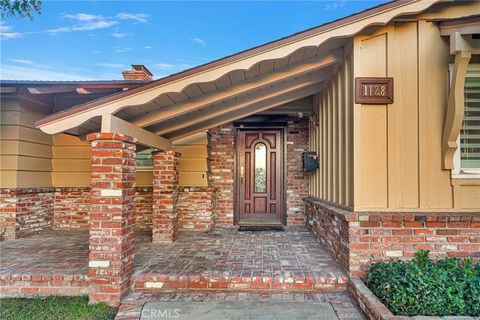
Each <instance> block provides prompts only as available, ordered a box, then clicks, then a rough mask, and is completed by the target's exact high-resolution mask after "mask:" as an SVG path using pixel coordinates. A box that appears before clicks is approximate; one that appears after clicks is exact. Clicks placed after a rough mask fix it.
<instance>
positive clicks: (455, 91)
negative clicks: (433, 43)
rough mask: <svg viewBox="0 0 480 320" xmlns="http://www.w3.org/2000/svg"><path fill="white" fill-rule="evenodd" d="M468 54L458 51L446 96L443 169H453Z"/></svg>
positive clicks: (460, 121) (460, 122)
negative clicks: (448, 91)
mask: <svg viewBox="0 0 480 320" xmlns="http://www.w3.org/2000/svg"><path fill="white" fill-rule="evenodd" d="M471 56H472V55H471V53H470V52H464V51H460V52H458V53H457V54H456V55H455V63H454V66H453V75H452V83H451V85H450V93H449V95H448V104H447V115H446V117H445V126H444V129H443V142H442V155H443V168H444V169H453V157H454V155H455V152H456V151H457V148H458V144H457V138H458V135H459V134H460V130H461V129H462V122H463V117H464V112H465V99H464V90H465V88H464V85H465V76H466V74H467V67H468V62H469V61H470V57H471Z"/></svg>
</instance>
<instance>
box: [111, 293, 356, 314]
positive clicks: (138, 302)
mask: <svg viewBox="0 0 480 320" xmlns="http://www.w3.org/2000/svg"><path fill="white" fill-rule="evenodd" d="M155 301H231V302H235V301H238V302H262V303H269V302H285V303H318V302H329V303H330V304H331V305H332V306H333V309H334V310H335V312H336V314H337V317H338V319H339V320H363V319H365V318H364V317H363V315H362V313H361V312H360V311H359V309H358V308H357V306H356V305H355V303H354V302H353V301H352V300H351V299H350V297H349V296H348V295H347V294H346V293H313V292H310V293H287V292H284V293H266V292H265V293H249V292H195V293H193V292H184V293H178V292H177V293H159V292H157V293H133V294H131V295H130V296H128V297H127V298H126V299H125V300H124V301H123V303H122V306H121V307H120V309H119V311H118V313H117V316H116V318H115V319H116V320H137V319H139V318H140V315H141V310H142V306H143V305H144V304H145V303H147V302H155Z"/></svg>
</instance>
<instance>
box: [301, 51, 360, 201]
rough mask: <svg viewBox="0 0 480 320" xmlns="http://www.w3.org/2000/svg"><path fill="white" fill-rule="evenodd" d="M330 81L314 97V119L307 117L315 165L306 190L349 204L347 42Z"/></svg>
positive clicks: (350, 140)
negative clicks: (316, 163) (343, 53)
mask: <svg viewBox="0 0 480 320" xmlns="http://www.w3.org/2000/svg"><path fill="white" fill-rule="evenodd" d="M346 47H347V48H345V59H344V62H343V63H342V64H341V65H340V66H339V67H338V68H337V69H336V71H335V72H334V74H333V75H332V77H331V80H330V83H329V84H328V86H327V87H326V88H324V89H323V90H322V91H321V92H320V93H319V94H318V95H316V96H315V97H314V104H313V108H314V112H315V114H316V118H317V119H316V121H315V123H314V122H312V121H310V128H309V132H310V140H309V144H310V149H311V150H313V151H316V152H317V154H318V156H319V168H318V170H315V171H314V172H312V173H310V181H309V188H310V190H309V193H310V195H312V196H314V197H317V198H321V199H323V200H326V201H328V202H332V203H335V204H338V205H341V206H344V207H347V208H352V207H353V175H352V170H353V136H352V134H353V132H352V123H353V122H352V119H353V115H352V113H353V108H352V107H353V101H352V56H351V52H350V51H351V50H350V48H351V45H350V44H349V45H347V46H346Z"/></svg>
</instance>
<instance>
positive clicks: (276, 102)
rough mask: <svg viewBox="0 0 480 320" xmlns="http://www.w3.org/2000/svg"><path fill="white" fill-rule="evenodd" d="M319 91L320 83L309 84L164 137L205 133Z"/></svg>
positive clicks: (174, 137)
mask: <svg viewBox="0 0 480 320" xmlns="http://www.w3.org/2000/svg"><path fill="white" fill-rule="evenodd" d="M321 90H322V86H321V84H320V83H316V84H313V85H312V84H311V85H309V86H307V87H305V88H303V89H300V90H295V91H294V92H291V93H288V94H285V95H281V96H277V97H275V98H272V99H267V100H265V101H262V102H259V103H256V104H253V105H250V106H249V107H248V108H245V109H242V110H237V111H234V112H231V113H228V114H226V115H224V116H222V117H218V118H214V119H210V120H207V121H204V122H201V123H198V124H196V125H193V126H190V127H188V128H186V129H183V130H180V131H176V132H172V133H170V134H167V135H166V137H168V139H171V140H175V139H180V138H183V137H186V136H189V135H191V134H194V133H197V132H200V131H205V130H208V129H210V128H214V127H217V126H220V125H222V124H225V123H229V122H232V121H235V120H238V119H241V118H245V117H248V116H251V115H253V114H256V113H259V112H262V111H265V110H268V109H272V108H275V107H278V106H280V105H282V104H285V103H289V102H292V101H295V100H298V99H301V98H304V97H308V96H310V95H312V94H315V93H317V92H319V91H321Z"/></svg>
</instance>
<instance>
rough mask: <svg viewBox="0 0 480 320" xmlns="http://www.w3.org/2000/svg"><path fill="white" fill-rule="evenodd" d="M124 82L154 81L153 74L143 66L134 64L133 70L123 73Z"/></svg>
mask: <svg viewBox="0 0 480 320" xmlns="http://www.w3.org/2000/svg"><path fill="white" fill-rule="evenodd" d="M122 75H123V79H124V80H152V79H153V74H152V73H151V72H150V70H148V69H147V67H145V66H144V65H143V64H132V70H129V71H123V72H122Z"/></svg>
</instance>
